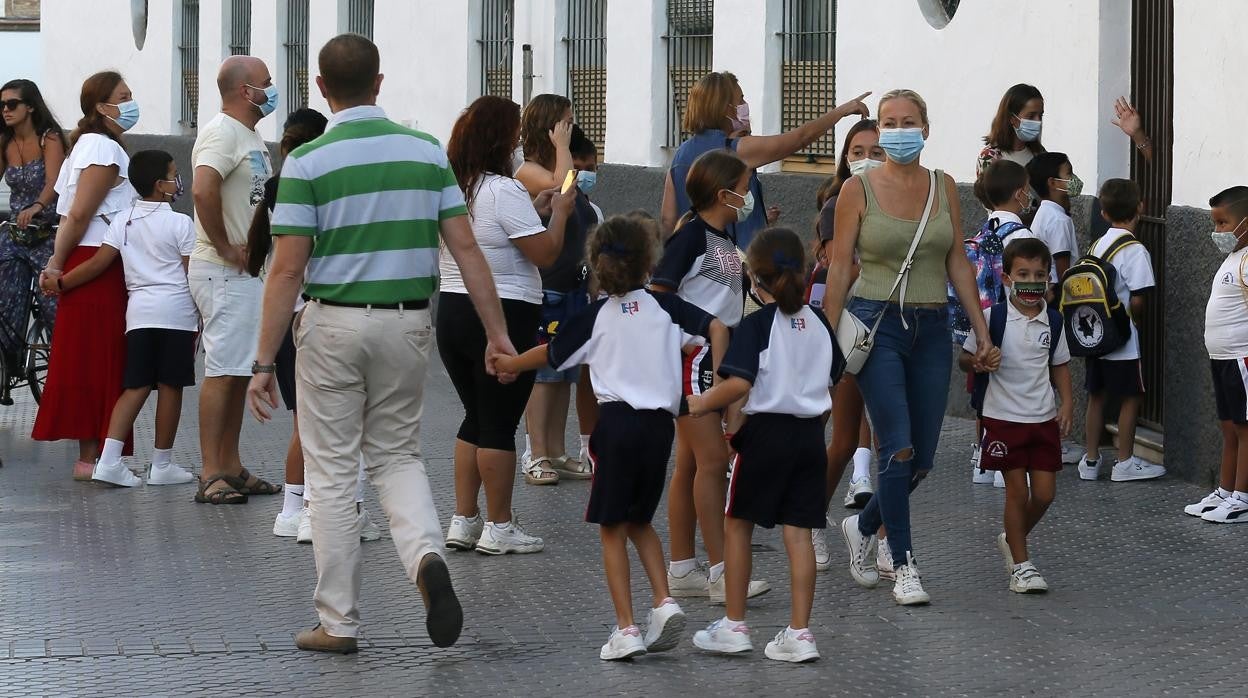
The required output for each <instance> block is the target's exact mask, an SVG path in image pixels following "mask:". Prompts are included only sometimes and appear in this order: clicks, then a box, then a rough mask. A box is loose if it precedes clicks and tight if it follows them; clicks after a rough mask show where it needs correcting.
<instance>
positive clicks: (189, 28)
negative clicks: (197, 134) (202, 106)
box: [178, 0, 199, 128]
mask: <svg viewBox="0 0 1248 698" xmlns="http://www.w3.org/2000/svg"><path fill="white" fill-rule="evenodd" d="M181 24H182V27H181V39H180V40H179V41H178V53H179V54H180V58H181V64H182V66H181V67H182V109H181V111H180V116H179V118H178V123H179V124H181V125H183V126H185V127H187V128H195V127H196V123H197V122H198V120H199V0H182V18H181Z"/></svg>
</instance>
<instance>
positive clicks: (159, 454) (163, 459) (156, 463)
mask: <svg viewBox="0 0 1248 698" xmlns="http://www.w3.org/2000/svg"><path fill="white" fill-rule="evenodd" d="M171 464H173V449H172V448H156V449H152V467H153V468H168V467H169V466H170V465H171Z"/></svg>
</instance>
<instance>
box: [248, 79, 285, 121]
mask: <svg viewBox="0 0 1248 698" xmlns="http://www.w3.org/2000/svg"><path fill="white" fill-rule="evenodd" d="M244 87H247V88H250V89H252V90H260V91H261V92H263V93H264V101H263V102H261V103H260V104H256V103H255V102H252V103H251V105H252V106H253V107H255V108H256V109H259V110H260V116H261V117H262V118H263V117H266V116H268V115H269V114H272V113H273V112H275V111H277V96H278V93H277V85H269V86H268V87H256V86H254V85H244ZM250 99H251V98H250V97H248V100H250Z"/></svg>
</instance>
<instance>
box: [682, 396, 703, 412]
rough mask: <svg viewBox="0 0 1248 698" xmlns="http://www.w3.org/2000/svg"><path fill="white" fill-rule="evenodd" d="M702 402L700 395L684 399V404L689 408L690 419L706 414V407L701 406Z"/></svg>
mask: <svg viewBox="0 0 1248 698" xmlns="http://www.w3.org/2000/svg"><path fill="white" fill-rule="evenodd" d="M702 400H703V398H702V396H701V395H690V396H689V397H687V398H685V402H686V404H688V406H689V415H690V416H691V417H701V416H702V415H704V414H706V412H707V410H706V406H705V405H703V404H702Z"/></svg>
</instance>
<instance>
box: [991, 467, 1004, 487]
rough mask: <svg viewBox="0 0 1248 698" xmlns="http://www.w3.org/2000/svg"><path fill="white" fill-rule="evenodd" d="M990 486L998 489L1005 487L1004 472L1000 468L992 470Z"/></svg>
mask: <svg viewBox="0 0 1248 698" xmlns="http://www.w3.org/2000/svg"><path fill="white" fill-rule="evenodd" d="M992 486H993V487H995V488H997V489H999V490H1003V489H1005V473H1003V472H1001V471H1000V470H994V471H992Z"/></svg>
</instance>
